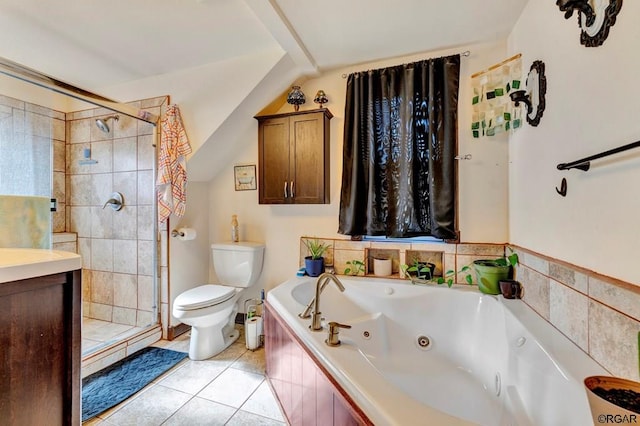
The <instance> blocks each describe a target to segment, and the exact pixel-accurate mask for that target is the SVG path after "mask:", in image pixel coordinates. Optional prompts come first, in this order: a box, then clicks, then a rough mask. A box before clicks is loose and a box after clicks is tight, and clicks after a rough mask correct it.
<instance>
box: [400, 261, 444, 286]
mask: <svg viewBox="0 0 640 426" xmlns="http://www.w3.org/2000/svg"><path fill="white" fill-rule="evenodd" d="M400 268H401V270H402V272H404V274H405V276H408V277H409V278H416V279H418V280H425V281H431V280H432V279H434V278H435V276H434V273H435V270H436V265H435V264H434V263H431V262H424V261H421V260H420V259H418V258H415V259H413V263H412V264H411V265H410V266H409V265H406V264H405V265H402V266H401V267H400Z"/></svg>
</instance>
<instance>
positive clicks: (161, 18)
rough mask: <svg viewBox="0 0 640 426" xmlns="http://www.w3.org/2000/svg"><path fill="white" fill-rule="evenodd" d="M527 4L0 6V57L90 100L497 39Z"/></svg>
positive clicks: (188, 0)
mask: <svg viewBox="0 0 640 426" xmlns="http://www.w3.org/2000/svg"><path fill="white" fill-rule="evenodd" d="M527 1H528V0H484V1H481V2H480V1H477V0H447V1H442V0H394V1H388V0H349V1H344V0H323V1H310V0H136V1H130V0H110V1H108V2H105V1H98V0H47V1H42V0H1V1H0V56H2V57H5V58H7V59H10V60H13V61H15V62H18V63H21V64H23V65H26V66H28V67H31V68H34V69H36V70H39V71H41V72H44V73H46V74H49V75H51V76H53V77H56V78H58V79H60V80H63V81H67V82H69V83H72V84H75V85H77V86H79V87H82V88H85V89H88V90H93V91H98V92H99V90H100V89H102V88H106V87H109V86H111V85H117V84H122V83H126V82H128V81H136V80H141V79H144V78H148V77H151V76H157V75H162V74H167V73H172V72H175V71H178V70H180V69H187V68H194V67H198V66H201V65H205V64H210V63H214V62H218V61H225V60H228V59H230V58H232V57H238V56H246V55H250V54H252V53H255V54H258V53H259V52H263V51H268V50H274V49H278V48H279V49H282V50H284V51H285V52H287V53H288V54H289V55H290V56H291V57H292V58H293V60H294V62H295V63H296V65H297V66H299V67H300V69H301V74H309V73H314V72H318V71H322V70H326V69H330V68H335V67H338V66H343V65H348V64H356V63H361V62H367V61H374V60H378V59H382V58H389V57H394V56H402V55H406V54H410V53H416V52H423V51H430V50H436V49H441V48H446V47H453V46H456V45H460V44H468V43H475V42H482V41H489V40H494V39H499V38H504V37H505V36H506V35H507V34H508V33H509V31H510V30H511V28H512V27H513V24H514V23H515V21H516V20H517V18H518V16H519V15H520V13H521V11H522V9H523V7H524V5H525V4H526V3H527ZM166 92H170V88H167V90H166Z"/></svg>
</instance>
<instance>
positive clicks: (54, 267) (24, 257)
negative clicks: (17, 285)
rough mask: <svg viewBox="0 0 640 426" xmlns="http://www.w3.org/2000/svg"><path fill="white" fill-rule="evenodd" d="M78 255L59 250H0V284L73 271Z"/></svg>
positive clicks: (78, 264)
mask: <svg viewBox="0 0 640 426" xmlns="http://www.w3.org/2000/svg"><path fill="white" fill-rule="evenodd" d="M80 268H82V258H81V257H80V255H78V254H75V253H71V252H67V251H59V250H42V249H29V248H0V283H6V282H9V281H17V280H24V279H27V278H33V277H40V276H44V275H51V274H57V273H60V272H67V271H74V270H76V269H80Z"/></svg>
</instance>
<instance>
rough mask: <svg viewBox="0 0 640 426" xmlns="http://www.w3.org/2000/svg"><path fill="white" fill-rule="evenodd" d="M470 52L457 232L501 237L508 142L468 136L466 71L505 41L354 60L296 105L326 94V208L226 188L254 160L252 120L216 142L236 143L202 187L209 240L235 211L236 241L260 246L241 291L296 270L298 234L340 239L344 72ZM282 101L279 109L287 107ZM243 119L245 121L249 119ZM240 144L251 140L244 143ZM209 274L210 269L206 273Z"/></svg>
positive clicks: (224, 235)
mask: <svg viewBox="0 0 640 426" xmlns="http://www.w3.org/2000/svg"><path fill="white" fill-rule="evenodd" d="M467 49H469V50H471V52H472V54H471V56H470V57H466V58H465V57H463V58H462V60H461V77H460V82H461V89H460V116H459V132H460V138H459V139H460V152H461V153H471V154H472V155H473V160H472V161H464V162H462V164H460V229H461V232H462V240H463V241H467V242H471V241H473V242H478V241H482V242H505V241H507V234H508V232H507V151H508V149H507V140H506V137H503V138H496V139H491V140H489V139H482V140H473V138H472V137H471V135H470V125H471V105H470V99H471V96H470V91H471V89H470V75H471V74H473V73H474V72H476V71H479V70H482V69H485V68H487V67H488V66H490V65H492V64H494V63H496V62H499V61H501V60H502V59H504V58H505V57H506V43H504V42H503V43H495V44H488V45H476V46H466V47H461V48H457V49H455V50H447V51H438V52H429V53H423V54H418V55H413V56H407V57H402V58H394V59H392V60H386V61H379V62H375V63H368V64H361V65H357V66H353V67H351V68H350V69H339V70H333V71H330V72H326V73H324V74H322V75H321V76H319V77H318V78H314V79H311V80H308V81H306V82H305V83H304V84H302V90H303V92H304V93H305V94H306V97H307V103H306V104H304V105H303V106H302V107H301V109H315V108H317V105H316V104H314V103H313V101H312V100H313V95H315V93H316V91H317V90H318V89H323V90H324V91H325V92H326V93H327V96H328V98H329V103H328V104H326V107H327V108H329V110H330V111H331V112H332V113H333V115H334V118H333V119H332V120H331V148H330V158H331V190H330V198H331V204H327V205H259V204H258V193H257V191H239V192H236V191H235V190H234V186H233V166H234V165H235V164H247V163H248V164H256V163H257V158H258V141H257V139H258V138H257V136H258V125H257V122H256V120H255V119H253V118H252V117H251V115H247V116H246V117H245V120H246V121H247V125H246V126H244V125H243V126H239V128H241V129H242V131H241V132H239V133H238V134H235V135H234V136H233V137H229V139H228V140H224V141H220V143H224V144H242V143H244V144H245V145H244V146H245V147H246V148H245V149H244V150H242V151H239V152H238V154H237V156H236V157H235V158H234V160H233V161H232V162H230V163H229V164H228V165H227V166H226V167H225V168H224V169H223V170H222V171H221V172H220V173H219V174H218V175H217V176H216V177H215V178H214V179H213V180H212V181H211V184H210V187H209V197H210V206H209V210H210V212H209V214H210V218H211V240H212V241H222V240H228V239H229V238H230V223H231V215H232V214H237V215H238V219H239V222H240V237H241V239H243V240H254V241H263V242H265V243H266V247H267V249H266V252H265V266H264V271H263V274H262V277H261V281H260V282H259V283H258V284H257V285H256V286H254V287H253V288H252V289H250V290H249V291H248V292H247V297H256V296H257V295H258V294H259V290H260V289H261V288H265V289H270V288H273V287H275V286H276V285H278V284H279V283H281V282H283V281H284V280H286V279H288V278H290V277H291V276H293V275H294V274H295V272H296V270H297V269H298V257H299V238H300V237H301V236H302V235H310V236H322V237H339V234H337V229H338V209H339V204H340V199H339V197H340V185H341V175H342V132H343V117H344V97H345V91H346V79H345V78H343V77H342V74H343V73H350V72H354V71H360V70H366V69H371V68H379V67H385V66H392V65H396V64H401V63H406V62H413V61H417V60H421V59H426V58H431V57H438V56H444V55H449V54H453V53H458V52H461V51H464V50H467ZM292 108H293V107H292V106H290V105H285V106H284V107H283V108H282V111H292ZM248 123H250V124H248ZM246 141H251V142H250V143H248V144H247V143H246ZM212 279H215V274H214V272H213V271H212Z"/></svg>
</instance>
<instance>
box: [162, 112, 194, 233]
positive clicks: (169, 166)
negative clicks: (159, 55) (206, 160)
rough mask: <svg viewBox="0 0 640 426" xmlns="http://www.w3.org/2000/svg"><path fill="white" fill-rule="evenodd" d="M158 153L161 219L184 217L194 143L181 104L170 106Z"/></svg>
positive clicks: (163, 119)
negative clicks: (187, 129) (172, 216)
mask: <svg viewBox="0 0 640 426" xmlns="http://www.w3.org/2000/svg"><path fill="white" fill-rule="evenodd" d="M161 132H162V134H161V137H160V152H159V153H158V178H157V181H156V190H157V194H158V220H159V221H160V223H162V222H165V221H166V220H167V218H168V217H169V216H170V215H171V213H173V214H175V215H176V216H178V217H182V216H184V210H185V207H186V202H187V161H186V156H187V155H188V154H191V145H190V144H189V138H188V137H187V132H186V131H185V130H184V126H183V125H182V118H181V117H180V110H179V109H178V106H177V105H175V104H174V105H169V106H168V107H167V111H166V112H165V114H164V117H163V118H162V121H161Z"/></svg>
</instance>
